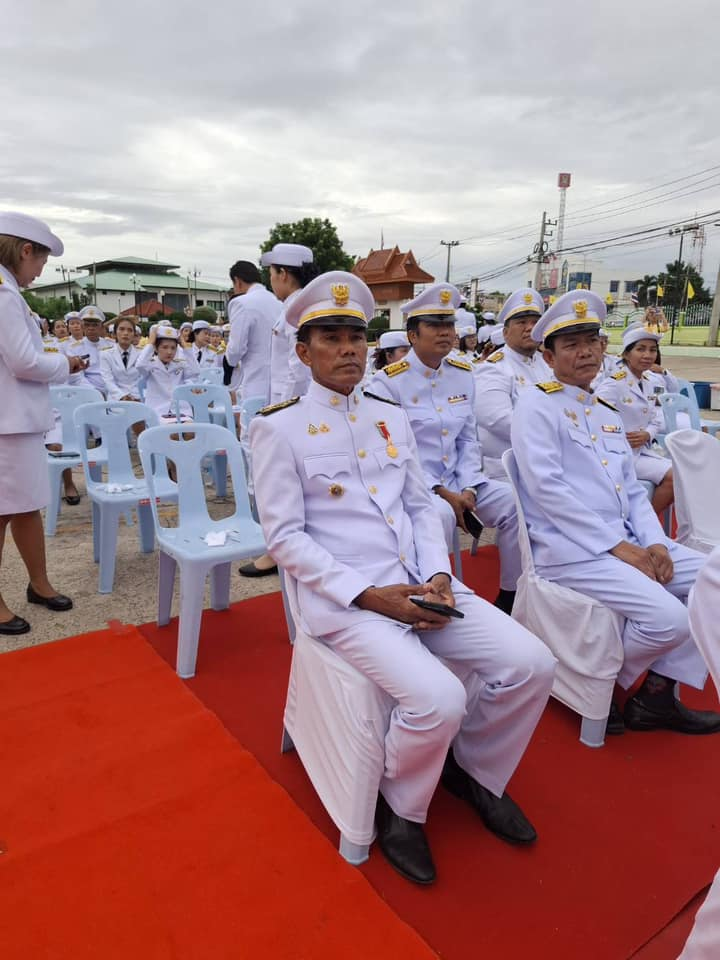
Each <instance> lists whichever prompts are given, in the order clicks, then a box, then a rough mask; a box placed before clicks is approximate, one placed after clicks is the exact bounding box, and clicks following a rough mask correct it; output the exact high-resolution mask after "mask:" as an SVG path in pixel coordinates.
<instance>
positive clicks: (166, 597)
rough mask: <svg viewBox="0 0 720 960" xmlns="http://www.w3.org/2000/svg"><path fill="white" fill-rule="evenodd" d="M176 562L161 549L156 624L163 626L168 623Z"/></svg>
mask: <svg viewBox="0 0 720 960" xmlns="http://www.w3.org/2000/svg"><path fill="white" fill-rule="evenodd" d="M176 569H177V563H176V562H175V560H174V559H173V558H172V557H171V556H169V555H168V554H167V553H163V551H162V550H161V551H160V553H159V555H158V613H157V624H158V626H159V627H164V626H165V625H166V624H168V623H170V613H171V611H172V598H173V589H174V588H175V570H176Z"/></svg>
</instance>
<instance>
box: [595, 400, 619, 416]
mask: <svg viewBox="0 0 720 960" xmlns="http://www.w3.org/2000/svg"><path fill="white" fill-rule="evenodd" d="M597 402H598V403H601V404H602V405H603V406H604V407H607V408H608V409H609V410H614V411H615V413H619V412H620V411H619V410H618V408H617V407H616V406H615V404H614V403H610V401H609V400H603V398H602V397H598V398H597Z"/></svg>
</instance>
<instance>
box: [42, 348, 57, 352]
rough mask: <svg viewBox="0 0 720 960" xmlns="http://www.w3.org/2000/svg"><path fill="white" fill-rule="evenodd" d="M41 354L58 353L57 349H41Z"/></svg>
mask: <svg viewBox="0 0 720 960" xmlns="http://www.w3.org/2000/svg"><path fill="white" fill-rule="evenodd" d="M43 353H60V351H59V350H58V348H57V347H43Z"/></svg>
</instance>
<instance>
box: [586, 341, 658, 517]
mask: <svg viewBox="0 0 720 960" xmlns="http://www.w3.org/2000/svg"><path fill="white" fill-rule="evenodd" d="M661 338H662V334H660V333H651V332H649V331H648V330H646V329H645V327H643V326H638V327H628V328H627V329H626V330H625V332H624V334H623V352H622V359H623V365H622V367H621V368H620V370H618V372H617V373H613V374H612V375H611V376H610V377H608V379H607V380H605V381H604V382H603V383H601V384H600V387H599V388H598V391H597V392H598V395H599V396H601V397H602V398H603V400H608V401H609V402H610V403H612V404H613V406H615V407H617V410H618V413H619V414H620V416H621V417H622V421H623V425H624V427H625V435H626V437H627V441H628V443H629V444H630V446H631V448H632V451H633V454H634V456H635V472H636V474H637V477H638V480H649V481H650V482H651V483H654V484H655V492H654V494H653V497H652V505H653V509H654V510H655V511H656V512H657V513H661V512H662V511H663V510H665V509H666V508H667V507H669V506H670V504H671V503H672V502H673V500H674V493H673V481H672V467H671V464H670V460H668V458H667V457H664V456H663V455H662V454H661V453H660V452H659V451H658V450H655V449H653V447H652V443H653V440H654V439H655V437H656V436H657V435H658V433H662V432H664V430H665V418H664V417H663V413H662V408H661V407H660V406H659V405H658V401H657V398H656V396H655V392H654V385H653V383H652V382H651V380H650V377H649V375H648V371H649V370H650V368H651V367H652V365H653V364H654V363H655V360H656V358H657V345H658V342H659V341H660V340H661Z"/></svg>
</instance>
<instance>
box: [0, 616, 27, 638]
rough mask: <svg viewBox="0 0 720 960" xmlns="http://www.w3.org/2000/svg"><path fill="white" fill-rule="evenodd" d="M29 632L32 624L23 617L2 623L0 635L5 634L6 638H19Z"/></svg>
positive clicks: (0, 624)
mask: <svg viewBox="0 0 720 960" xmlns="http://www.w3.org/2000/svg"><path fill="white" fill-rule="evenodd" d="M29 630H30V624H29V623H28V622H27V620H23V618H22V617H13V618H12V619H11V620H3V622H2V623H0V633H3V634H5V636H6V637H18V636H20V634H21V633H27V632H28V631H29Z"/></svg>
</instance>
